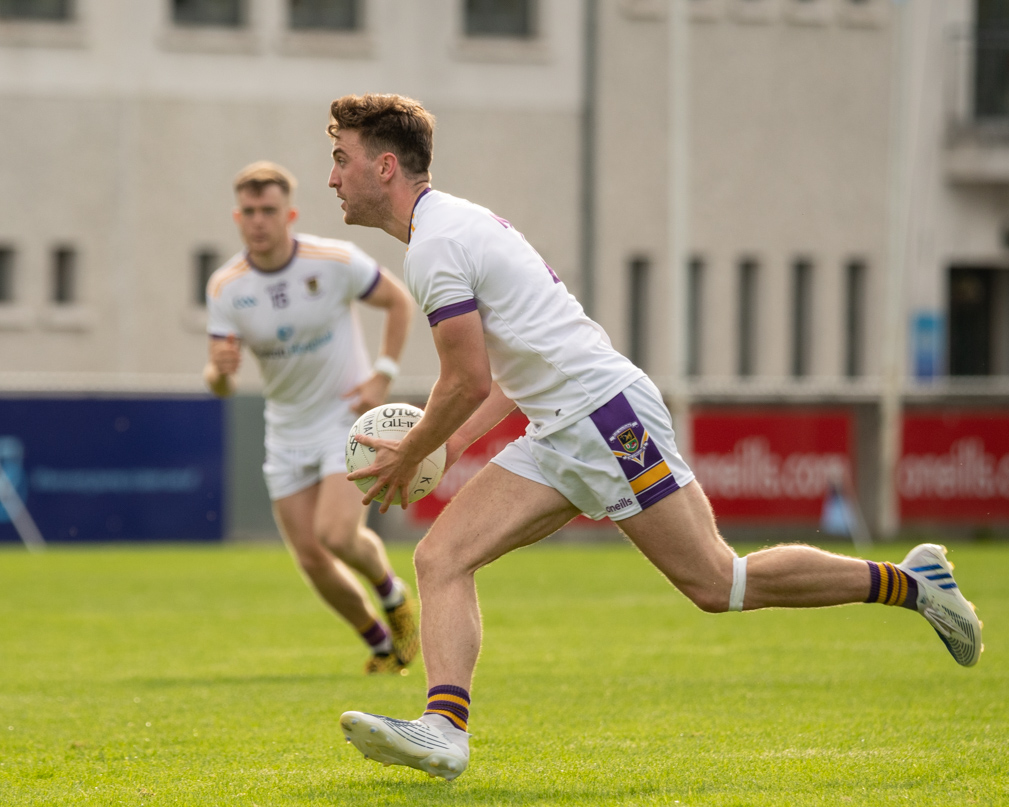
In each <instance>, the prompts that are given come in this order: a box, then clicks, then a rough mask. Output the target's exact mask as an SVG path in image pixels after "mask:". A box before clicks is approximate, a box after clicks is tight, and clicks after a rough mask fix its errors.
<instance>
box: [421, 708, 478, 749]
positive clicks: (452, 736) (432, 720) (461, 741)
mask: <svg viewBox="0 0 1009 807" xmlns="http://www.w3.org/2000/svg"><path fill="white" fill-rule="evenodd" d="M418 720H419V721H420V722H421V723H427V724H428V725H429V726H431V728H435V729H438V730H439V731H440V732H442V733H443V734H444V735H445V736H446V737H448V739H449V740H451V741H452V742H453V743H455V744H456V745H458V746H459V747H460V748H464V749H466V750H467V751H468V750H469V734H468V733H467V732H465V731H463V730H462V729H460V728H457V727H456V725H455V724H454V723H453V722H452V721H451V720H449V719H448V718H447V717H445V716H444V715H432V714H426V715H421V716H420V717H419V718H418Z"/></svg>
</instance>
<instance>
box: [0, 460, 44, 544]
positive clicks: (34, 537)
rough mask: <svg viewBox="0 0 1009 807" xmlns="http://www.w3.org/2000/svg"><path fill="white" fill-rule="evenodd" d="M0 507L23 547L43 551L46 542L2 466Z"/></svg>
mask: <svg viewBox="0 0 1009 807" xmlns="http://www.w3.org/2000/svg"><path fill="white" fill-rule="evenodd" d="M0 505H3V509H4V510H6V511H7V515H8V516H10V520H11V523H12V524H13V525H14V529H15V530H17V533H18V535H20V536H21V540H22V541H24V545H25V546H26V547H27V548H28V549H29V550H30V551H32V552H38V551H39V550H42V549H45V547H46V542H45V539H44V538H43V537H42V533H41V532H39V528H38V527H37V526H35V521H34V520H33V519H32V517H31V513H29V512H28V508H27V507H25V504H24V502H23V501H21V497H20V496H18V492H17V490H15V488H14V485H13V484H11V480H10V477H9V476H7V472H6V471H5V470H4V469H3V466H0Z"/></svg>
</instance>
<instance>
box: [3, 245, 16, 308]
mask: <svg viewBox="0 0 1009 807" xmlns="http://www.w3.org/2000/svg"><path fill="white" fill-rule="evenodd" d="M11 302H14V250H13V248H11V247H6V246H0V303H11Z"/></svg>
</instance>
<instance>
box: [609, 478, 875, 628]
mask: <svg viewBox="0 0 1009 807" xmlns="http://www.w3.org/2000/svg"><path fill="white" fill-rule="evenodd" d="M618 525H619V527H620V529H621V530H622V531H623V532H624V533H626V535H627V536H628V537H629V538H630V539H631V541H632V542H633V543H634V544H635V545H636V546H637V547H638V548H639V549H640V550H641V551H642V552H643V553H644V555H645V556H646V557H647V558H648V559H649V560H650V561H651V562H652V563H654V564H655V565H656V566H657V567H658V568H659V570H660V571H661V572H662V573H663V574H664V575H665V576H666V577H667V578H669V580H670V581H671V582H672V583H673V585H675V586H676V587H677V588H678V589H679V590H680V591H682V592H683V593H684V594H685V595H686V596H687V597H689V598H690V599H691V600H692V601H693V602H694V603H695V604H696V605H697V606H698V607H699V608H701V609H703V610H705V611H710V612H713V613H717V612H720V611H727V610H728V608H729V592H730V590H731V588H732V579H733V560H734V558H735V557H736V553H735V552H734V551H733V550H732V548H731V547H730V546H729V545H728V544H727V543H725V541H724V540H723V538H722V536H721V535H720V534H719V532H718V528H717V527H716V525H715V519H714V516H713V515H712V512H711V506H710V504H709V503H708V498H707V496H705V495H704V491H702V490H701V486H700V484H699V483H697V482H696V481H695V482H691V483H690V484H688V485H686V486H685V487H683V488H682V489H680V490H677V491H675V492H674V493H671V494H670V495H669V496H666V497H665V498H663V499H661V500H660V501H658V502H656V503H655V504H653V505H652V506H651V507H649V508H648V509H647V510H644V511H642V512H641V513H638V514H637V515H635V516H631V517H630V518H628V519H624V520H623V521H620V522H618ZM869 584H870V578H869V569H868V567H867V565H866V563H865V561H863V560H858V559H857V558H851V557H846V556H843V555H834V554H832V553H830V552H825V551H823V550H822V549H817V548H815V547H811V546H793V545H783V546H776V547H772V548H770V549H762V550H760V551H759V552H753V553H751V554H750V555H748V556H747V566H746V589H745V599H744V602H743V608H744V609H745V610H751V609H755V608H769V607H791V608H811V607H817V606H827V605H841V604H844V603H853V602H864V601H865V599H866V597H867V595H868V593H869Z"/></svg>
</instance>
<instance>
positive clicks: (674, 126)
mask: <svg viewBox="0 0 1009 807" xmlns="http://www.w3.org/2000/svg"><path fill="white" fill-rule="evenodd" d="M689 4H690V0H669V14H668V29H669V65H668V71H667V72H668V81H669V142H668V144H667V146H668V149H669V151H668V161H669V162H668V177H667V183H666V185H667V189H668V205H669V208H668V209H669V213H668V215H669V219H668V228H667V231H668V240H667V242H666V243H667V248H666V254H667V272H668V281H669V294H670V298H671V300H670V302H671V305H670V306H669V307H668V309H667V310H668V311H669V315H670V317H671V325H670V329H669V330H670V348H671V361H670V365H671V373H670V382H671V383H670V388H669V392H668V394H669V399H670V408H671V409H672V415H673V427H674V428H675V430H676V444H677V446H678V448H679V449H680V452H681V453H683V455H684V456H685V457H686V458H687V460H688V461H689V459H690V454H691V450H692V448H693V434H692V430H691V429H690V390H689V385H688V380H687V344H688V338H689V337H688V327H689V318H688V316H687V303H688V301H687V260H688V258H689V255H690V17H689Z"/></svg>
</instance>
